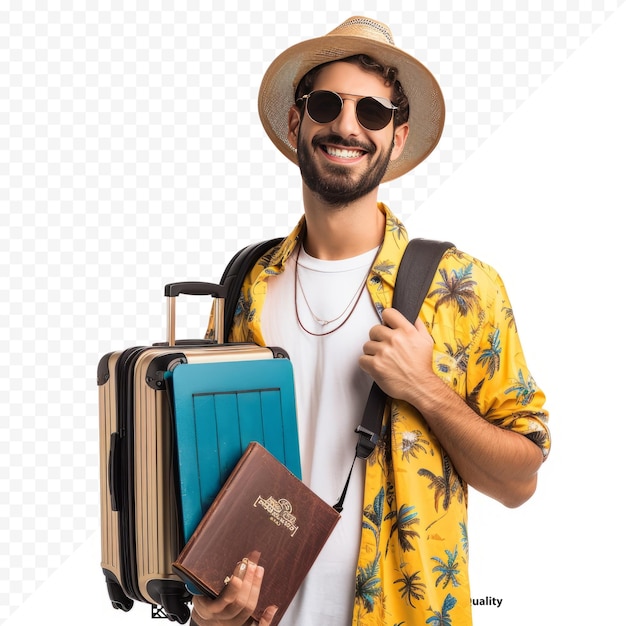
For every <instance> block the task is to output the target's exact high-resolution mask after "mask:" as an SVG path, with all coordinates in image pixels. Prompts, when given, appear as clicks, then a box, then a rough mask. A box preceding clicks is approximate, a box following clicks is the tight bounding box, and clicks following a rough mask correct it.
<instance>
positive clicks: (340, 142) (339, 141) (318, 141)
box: [311, 134, 376, 152]
mask: <svg viewBox="0 0 626 626" xmlns="http://www.w3.org/2000/svg"><path fill="white" fill-rule="evenodd" d="M326 143H332V144H333V145H335V146H341V147H342V148H357V149H359V150H364V151H365V152H375V151H376V146H374V145H373V144H371V143H366V142H363V141H357V140H356V139H344V138H343V137H341V136H340V135H333V134H328V135H320V136H317V137H313V139H312V140H311V144H312V145H313V147H315V148H316V147H319V146H320V145H322V144H326Z"/></svg>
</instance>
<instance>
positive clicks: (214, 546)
mask: <svg viewBox="0 0 626 626" xmlns="http://www.w3.org/2000/svg"><path fill="white" fill-rule="evenodd" d="M338 521H339V513H338V512H337V511H335V509H333V508H332V507H331V506H330V505H329V504H327V503H326V502H324V501H323V500H321V499H320V498H319V496H317V495H316V494H315V493H314V492H313V491H311V490H310V489H309V488H308V487H307V486H306V485H305V484H304V483H303V482H302V481H300V480H299V479H298V478H296V476H294V475H293V474H292V473H291V472H290V471H289V470H288V469H287V468H286V467H285V466H284V465H283V464H282V463H280V462H279V461H278V460H277V459H275V458H274V457H273V456H272V455H271V454H270V453H269V452H268V451H267V450H266V449H265V448H264V447H263V446H261V444H259V443H256V442H253V443H251V444H250V445H249V446H248V447H247V449H246V451H245V452H244V454H243V456H242V457H241V459H240V460H239V462H238V463H237V465H236V466H235V468H234V469H233V471H232V473H231V475H230V476H229V478H228V479H227V480H226V482H225V483H224V485H223V487H222V489H221V490H220V492H219V493H218V495H217V497H216V498H215V500H214V501H213V503H212V504H211V506H210V508H209V510H208V511H207V512H206V514H205V515H204V517H203V518H202V520H201V522H200V524H199V525H198V527H197V528H196V530H195V532H194V533H193V535H192V536H191V537H190V539H189V541H188V542H187V544H186V545H185V547H184V548H183V550H182V552H181V553H180V555H179V557H178V559H177V560H176V561H175V562H174V563H173V567H174V569H175V571H176V573H177V574H178V575H179V576H180V577H181V579H182V580H183V581H185V582H186V583H187V584H188V586H189V587H190V590H191V591H192V592H195V593H197V592H202V593H205V594H208V595H210V596H213V597H216V596H218V595H219V594H220V593H221V591H222V590H223V589H224V587H225V586H226V584H227V580H228V579H229V578H228V577H230V576H232V574H233V571H234V569H235V567H236V565H237V564H238V563H239V562H240V561H241V560H242V558H244V557H246V556H247V555H249V554H251V553H254V552H258V553H260V557H259V560H258V563H259V565H262V566H263V567H264V568H265V574H264V577H263V586H262V588H261V595H260V597H259V602H258V604H257V611H256V612H255V613H254V615H253V617H254V619H256V620H257V621H258V620H259V619H260V617H261V614H262V613H263V611H264V610H265V608H266V607H268V606H270V605H276V606H277V607H278V611H277V613H276V615H275V617H274V619H273V621H272V626H275V625H276V624H278V622H279V621H280V619H281V618H282V616H283V614H284V613H285V611H286V610H287V607H288V606H289V604H290V602H291V601H292V600H293V597H294V596H295V594H296V592H297V591H298V588H299V587H300V585H301V584H302V581H303V580H304V577H305V576H306V574H307V572H308V571H309V570H310V569H311V566H312V565H313V563H314V561H315V559H316V558H317V556H318V554H319V553H320V550H321V549H322V547H323V546H324V544H325V543H326V541H327V539H328V537H329V536H330V533H331V532H332V530H333V528H334V527H335V525H336V524H337V522H338Z"/></svg>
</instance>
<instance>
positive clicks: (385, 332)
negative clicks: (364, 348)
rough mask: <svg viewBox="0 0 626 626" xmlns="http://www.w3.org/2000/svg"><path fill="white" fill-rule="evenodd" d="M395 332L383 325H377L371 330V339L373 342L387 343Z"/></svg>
mask: <svg viewBox="0 0 626 626" xmlns="http://www.w3.org/2000/svg"><path fill="white" fill-rule="evenodd" d="M392 333H393V330H392V329H391V328H388V327H387V326H383V325H382V324H376V326H372V328H370V339H371V340H372V341H385V339H388V338H390V337H391V334H392Z"/></svg>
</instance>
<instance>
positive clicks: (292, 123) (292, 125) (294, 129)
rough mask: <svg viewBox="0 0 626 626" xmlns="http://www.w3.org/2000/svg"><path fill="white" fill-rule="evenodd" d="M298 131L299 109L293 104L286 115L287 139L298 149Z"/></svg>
mask: <svg viewBox="0 0 626 626" xmlns="http://www.w3.org/2000/svg"><path fill="white" fill-rule="evenodd" d="M299 132H300V110H299V109H298V107H297V106H296V105H295V104H294V105H293V106H292V107H291V108H290V109H289V114H288V117H287V139H288V140H289V144H290V145H291V147H292V148H293V149H294V150H297V149H298V133H299Z"/></svg>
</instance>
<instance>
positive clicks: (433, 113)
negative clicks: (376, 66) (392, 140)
mask: <svg viewBox="0 0 626 626" xmlns="http://www.w3.org/2000/svg"><path fill="white" fill-rule="evenodd" d="M355 54H367V55H369V56H371V57H372V58H374V59H375V60H376V61H378V62H379V63H382V64H383V65H390V66H393V67H395V68H397V69H398V80H399V81H400V82H401V83H402V88H403V89H404V92H405V93H406V95H407V97H408V99H409V106H410V113H409V127H410V131H409V136H408V139H407V143H406V145H405V147H404V151H403V152H402V154H401V156H400V157H399V158H398V159H396V160H395V161H390V163H389V167H388V168H387V172H386V174H385V176H384V177H383V182H385V181H388V180H392V179H393V178H397V177H398V176H401V175H402V174H404V173H406V172H408V171H409V170H411V169H413V168H414V167H415V166H416V165H417V164H418V163H420V162H421V161H423V160H424V159H425V158H426V157H427V156H428V155H429V154H430V153H431V152H432V150H433V149H434V147H435V146H436V145H437V143H438V141H439V138H440V137H441V133H442V131H443V122H444V116H445V105H444V100H443V95H442V93H441V89H440V87H439V85H438V84H437V81H436V80H435V78H434V77H433V75H432V74H431V73H430V72H429V71H428V70H427V69H426V68H425V67H424V66H423V65H422V64H421V63H420V62H419V61H418V60H417V59H415V58H413V57H412V56H410V55H409V54H407V53H406V52H403V51H402V50H400V49H399V48H396V46H395V44H394V42H393V36H392V34H391V31H390V30H389V28H388V27H387V26H386V25H385V24H382V23H381V22H377V21H376V20H373V19H370V18H367V17H352V18H350V19H349V20H346V21H345V22H344V23H343V24H341V25H339V26H338V27H337V28H335V29H334V30H332V31H330V33H328V34H327V35H325V36H323V37H317V38H315V39H310V40H308V41H303V42H301V43H299V44H296V45H295V46H291V47H290V48H288V49H287V50H285V51H284V52H283V53H282V54H280V55H279V56H278V57H277V58H276V59H275V60H274V61H273V62H272V64H271V65H270V66H269V68H268V70H267V72H266V73H265V76H264V77H263V80H262V82H261V87H260V89H259V115H260V117H261V122H262V124H263V128H265V132H266V133H267V134H268V135H269V137H270V139H271V140H272V141H273V142H274V144H275V145H276V147H277V148H278V149H279V150H280V151H281V152H282V153H283V154H284V155H285V156H286V157H287V158H288V159H289V160H291V161H293V162H294V163H296V164H297V163H298V155H297V153H296V151H295V150H294V149H293V148H292V147H291V145H290V144H289V141H288V140H287V115H288V112H289V109H290V107H291V106H292V105H293V104H294V94H295V91H296V87H297V86H298V83H299V82H300V79H301V78H302V77H303V76H304V75H305V74H306V73H307V72H308V71H309V70H311V69H313V68H314V67H317V66H318V65H321V64H322V63H327V62H329V61H334V60H339V59H344V58H346V57H349V56H352V55H355Z"/></svg>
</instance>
